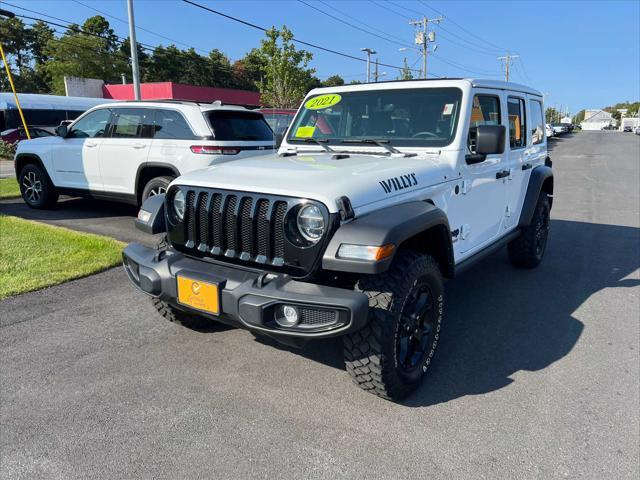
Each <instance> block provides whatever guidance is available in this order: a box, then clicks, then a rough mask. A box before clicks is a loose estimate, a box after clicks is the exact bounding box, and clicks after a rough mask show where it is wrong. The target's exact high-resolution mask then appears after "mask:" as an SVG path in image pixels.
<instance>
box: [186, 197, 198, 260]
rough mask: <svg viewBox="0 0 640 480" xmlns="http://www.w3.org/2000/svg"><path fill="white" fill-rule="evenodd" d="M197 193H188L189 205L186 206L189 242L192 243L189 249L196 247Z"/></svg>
mask: <svg viewBox="0 0 640 480" xmlns="http://www.w3.org/2000/svg"><path fill="white" fill-rule="evenodd" d="M195 199H196V194H195V192H189V193H187V204H186V206H185V212H184V215H185V217H186V218H185V226H186V227H187V240H188V241H189V242H191V243H190V244H189V245H187V246H188V247H189V248H192V247H194V246H195V238H196V218H195V214H196V211H195Z"/></svg>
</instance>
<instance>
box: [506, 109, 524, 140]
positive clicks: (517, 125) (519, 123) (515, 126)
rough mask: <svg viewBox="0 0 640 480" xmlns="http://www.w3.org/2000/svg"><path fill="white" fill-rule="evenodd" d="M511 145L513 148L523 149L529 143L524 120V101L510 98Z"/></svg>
mask: <svg viewBox="0 0 640 480" xmlns="http://www.w3.org/2000/svg"><path fill="white" fill-rule="evenodd" d="M507 107H508V109H509V144H510V145H511V148H521V147H524V146H525V145H526V143H527V128H526V124H525V118H524V100H522V99H521V98H513V97H509V99H508V101H507Z"/></svg>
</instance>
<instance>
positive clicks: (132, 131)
mask: <svg viewBox="0 0 640 480" xmlns="http://www.w3.org/2000/svg"><path fill="white" fill-rule="evenodd" d="M152 115H153V110H147V109H144V108H117V109H114V111H113V118H112V120H111V135H110V136H111V137H113V138H138V137H144V136H145V135H143V132H144V130H145V128H144V126H145V125H149V124H150V121H151V119H152Z"/></svg>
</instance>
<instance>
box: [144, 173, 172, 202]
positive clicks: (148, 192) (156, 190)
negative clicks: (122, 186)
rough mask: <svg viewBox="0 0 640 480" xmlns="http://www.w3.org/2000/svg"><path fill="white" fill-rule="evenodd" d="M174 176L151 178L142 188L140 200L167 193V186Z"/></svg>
mask: <svg viewBox="0 0 640 480" xmlns="http://www.w3.org/2000/svg"><path fill="white" fill-rule="evenodd" d="M174 178H175V177H168V176H162V177H155V178H152V179H151V180H149V181H148V182H147V184H146V185H145V186H144V189H143V190H142V197H141V199H140V202H141V203H144V202H145V200H147V199H148V198H149V197H153V196H155V195H161V194H163V193H167V187H168V186H169V184H170V183H171V181H172V180H173V179H174Z"/></svg>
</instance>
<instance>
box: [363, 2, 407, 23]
mask: <svg viewBox="0 0 640 480" xmlns="http://www.w3.org/2000/svg"><path fill="white" fill-rule="evenodd" d="M369 1H370V2H371V3H373V4H374V5H376V6H377V7H379V8H382V9H384V10H387V11H388V12H391V13H393V14H395V15H397V16H398V17H400V18H402V19H403V20H405V21H409V20H411V18H410V17H407V16H406V15H403V14H402V13H398V11H397V10H395V9H392V8H390V7H389V5H388V4H385V3H384V2H376V1H374V0H369Z"/></svg>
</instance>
